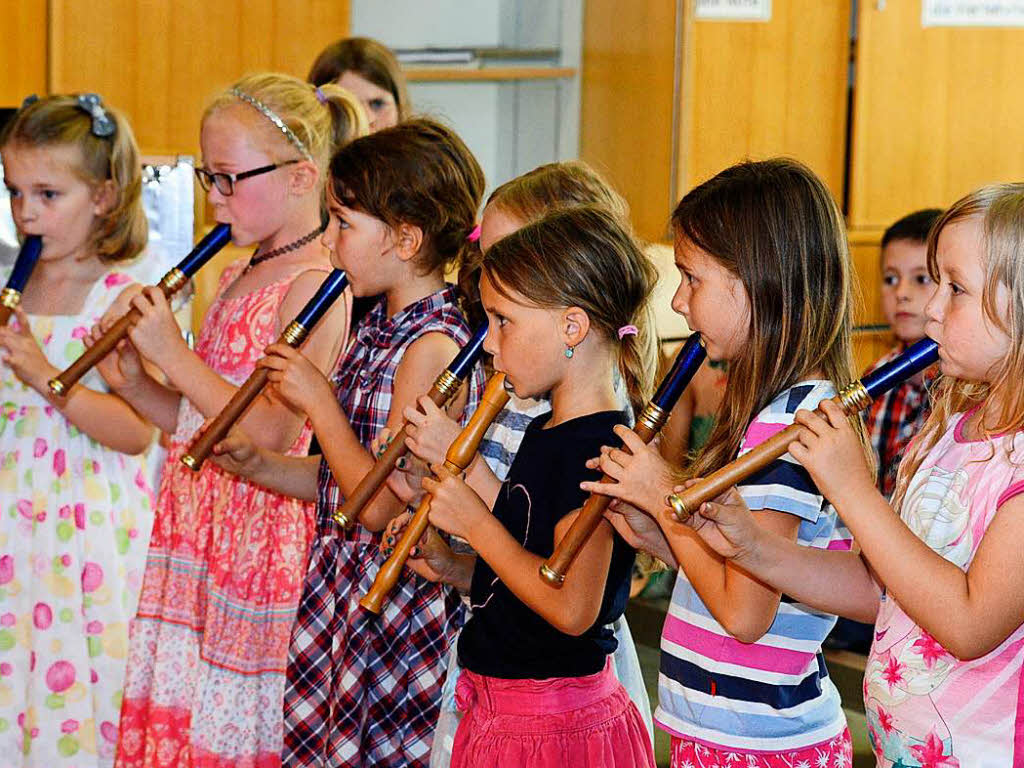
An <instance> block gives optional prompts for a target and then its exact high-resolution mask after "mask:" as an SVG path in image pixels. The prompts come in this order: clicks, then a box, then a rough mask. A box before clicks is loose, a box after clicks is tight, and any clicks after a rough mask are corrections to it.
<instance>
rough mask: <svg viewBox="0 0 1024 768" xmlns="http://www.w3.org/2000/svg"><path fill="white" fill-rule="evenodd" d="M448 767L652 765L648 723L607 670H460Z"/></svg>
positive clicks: (638, 767) (649, 767) (633, 767)
mask: <svg viewBox="0 0 1024 768" xmlns="http://www.w3.org/2000/svg"><path fill="white" fill-rule="evenodd" d="M455 699H456V705H457V706H458V708H459V709H460V710H461V711H463V712H465V715H464V716H463V718H462V722H460V723H459V728H458V730H457V731H456V732H455V744H454V746H453V747H452V768H498V766H502V767H504V766H510V765H514V766H525V767H527V768H567V766H573V768H620V767H621V768H627V767H628V768H654V751H653V749H652V747H651V739H650V737H649V736H648V734H647V727H646V726H645V725H644V721H643V718H641V716H640V713H639V712H638V711H637V708H636V706H635V705H634V704H633V702H632V701H631V700H630V698H629V696H628V695H627V694H626V690H625V689H624V688H623V687H622V684H621V683H619V681H618V680H617V679H616V677H615V675H614V674H613V673H612V671H611V668H610V667H609V666H608V665H605V668H604V670H603V671H601V672H598V673H597V674H596V675H588V676H587V677H567V678H554V679H551V680H502V679H500V678H496V677H484V676H483V675H477V674H475V673H473V672H470V671H469V670H463V671H462V674H461V675H460V677H459V681H458V684H457V685H456V689H455Z"/></svg>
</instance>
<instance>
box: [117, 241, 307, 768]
mask: <svg viewBox="0 0 1024 768" xmlns="http://www.w3.org/2000/svg"><path fill="white" fill-rule="evenodd" d="M244 266H245V262H244V261H239V262H235V263H234V264H232V265H231V266H229V267H228V268H227V269H225V270H224V274H223V275H222V277H221V280H220V285H219V287H218V298H217V300H216V301H215V302H214V304H213V305H212V306H211V307H210V310H209V312H208V314H207V317H206V320H205V321H204V323H203V328H202V330H201V331H200V334H199V339H198V341H197V344H196V352H197V353H198V354H199V356H200V357H201V358H202V359H203V361H204V362H205V363H206V364H207V365H209V366H210V367H211V368H212V369H213V370H214V371H215V372H216V373H218V374H219V375H221V376H223V377H224V378H225V379H226V380H227V381H229V382H231V383H232V384H234V385H240V384H241V383H242V382H243V381H245V379H246V378H248V376H249V374H250V373H252V371H253V369H254V367H255V363H256V361H257V360H259V359H260V357H262V355H263V349H264V348H265V347H266V346H267V345H268V344H270V343H271V342H273V341H274V340H275V339H276V338H277V336H278V335H279V334H280V331H281V328H280V327H279V326H280V323H279V321H278V310H279V307H280V305H281V302H282V301H283V300H284V298H285V295H286V294H287V293H288V290H289V288H290V287H291V285H292V282H293V281H294V279H295V277H297V274H296V275H293V276H291V277H289V278H287V279H285V280H282V281H279V282H277V283H273V284H271V285H268V286H265V287H263V288H260V289H258V290H256V291H253V292H251V293H248V294H246V295H244V296H238V297H235V298H225V296H224V292H225V290H226V289H227V288H228V286H230V285H231V284H232V283H233V282H234V281H235V279H237V278H238V277H239V275H240V274H241V271H242V269H243V268H244ZM203 421H204V419H203V417H202V415H201V414H200V413H199V412H198V411H197V410H196V408H195V407H194V406H193V405H192V403H191V402H189V401H188V400H187V399H186V398H184V397H183V398H182V399H181V405H180V410H179V412H178V426H177V430H176V431H175V434H174V436H173V437H172V439H171V446H170V449H169V450H168V455H167V460H166V463H165V464H164V471H163V476H162V478H161V483H160V492H159V494H158V497H157V511H156V521H155V523H154V526H153V538H152V542H151V544H150V550H149V558H148V561H147V563H146V575H145V580H144V581H143V585H142V597H141V601H140V605H139V613H138V617H137V618H136V620H135V621H134V622H133V623H132V628H131V643H130V649H129V660H128V675H127V679H126V682H125V699H124V706H123V708H122V710H121V738H120V742H119V744H118V756H117V757H118V760H117V764H118V765H119V766H125V767H126V768H127V767H129V766H143V765H145V766H164V765H166V766H185V765H193V766H237V767H238V768H246V767H248V766H276V765H278V764H279V762H280V753H281V744H282V739H283V730H282V727H283V726H282V697H283V695H284V673H285V665H286V663H287V657H288V637H289V633H290V631H291V627H292V623H293V621H294V619H295V611H296V608H297V606H298V601H299V596H300V594H301V589H302V578H303V575H304V574H305V566H306V559H307V556H308V554H309V546H310V541H311V537H312V533H313V530H314V507H313V504H311V503H306V502H302V501H299V500H298V499H294V498H291V497H287V496H282V495H280V494H277V493H274V492H272V491H270V490H268V489H266V488H264V487H262V486H259V485H256V484H254V483H250V482H248V481H246V480H244V479H243V478H240V477H238V476H236V475H233V474H230V473H228V472H225V471H223V470H221V469H220V468H219V467H217V466H216V465H215V464H214V463H213V462H212V461H208V462H206V463H205V464H204V465H203V468H202V470H201V471H200V472H199V473H193V472H192V471H191V470H189V469H187V468H186V467H185V466H184V465H183V464H182V463H181V461H180V459H181V456H182V455H183V454H184V453H185V451H186V450H187V448H188V446H189V444H190V443H191V441H192V439H193V437H194V435H195V433H196V431H197V430H198V429H199V428H200V427H201V426H202V424H203ZM311 435H312V430H311V428H310V426H309V424H308V423H307V424H306V425H305V426H304V427H303V429H302V432H301V434H300V435H299V436H298V437H297V438H296V440H295V442H294V443H293V444H292V446H291V447H290V448H289V450H288V451H287V453H288V455H293V456H299V455H305V453H306V450H307V448H308V446H309V441H310V438H311Z"/></svg>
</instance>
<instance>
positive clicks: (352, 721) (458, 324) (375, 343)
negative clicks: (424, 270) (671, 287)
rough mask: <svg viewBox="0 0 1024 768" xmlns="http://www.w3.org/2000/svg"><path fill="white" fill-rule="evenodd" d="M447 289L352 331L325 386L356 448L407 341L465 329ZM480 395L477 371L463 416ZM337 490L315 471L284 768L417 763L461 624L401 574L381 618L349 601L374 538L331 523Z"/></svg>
mask: <svg viewBox="0 0 1024 768" xmlns="http://www.w3.org/2000/svg"><path fill="white" fill-rule="evenodd" d="M455 296H456V293H455V289H454V288H452V287H450V286H449V287H446V288H444V289H443V290H441V291H439V292H437V293H435V294H433V295H431V296H428V297H426V298H424V299H421V300H420V301H418V302H416V303H414V304H412V305H410V306H409V307H406V308H405V309H404V310H402V311H401V312H399V313H398V314H396V315H395V316H394V317H392V318H388V317H387V311H386V304H385V302H384V301H381V302H380V303H379V304H378V305H377V306H376V307H375V308H374V309H373V310H372V311H371V312H370V314H369V315H367V316H366V317H365V318H364V319H363V320H362V321H361V322H360V323H359V325H358V326H357V328H356V331H355V340H354V341H353V343H352V346H351V347H350V348H349V350H348V352H347V353H346V355H345V357H344V359H343V360H342V362H341V364H340V365H339V368H338V373H337V374H336V376H335V378H334V385H335V389H336V392H337V394H338V402H339V403H340V404H341V406H342V409H343V410H344V411H345V413H346V414H348V417H349V422H350V423H351V425H352V428H353V429H354V430H355V433H356V436H357V437H358V438H359V441H360V443H362V444H363V445H364V446H366V447H369V444H370V441H371V439H372V438H373V437H375V436H376V435H377V434H378V433H379V432H380V430H381V429H383V428H384V426H385V424H386V422H387V417H388V413H389V412H390V410H391V395H392V391H393V388H394V379H395V372H396V370H397V369H398V365H399V363H400V362H401V361H402V357H403V356H404V353H405V350H406V349H407V348H408V346H409V345H410V344H411V343H412V342H413V341H415V340H416V339H418V338H419V337H420V336H422V335H423V334H424V333H429V332H440V333H444V334H446V335H448V336H450V337H451V338H453V339H454V340H455V341H456V342H457V343H458V344H460V345H462V344H465V343H466V342H467V341H468V340H469V336H470V332H469V329H468V328H467V326H466V323H465V321H464V320H463V318H462V315H461V313H460V312H459V310H458V307H457V305H456V303H455ZM482 391H483V372H482V370H481V369H480V366H479V365H478V366H476V368H475V369H474V371H473V375H472V377H471V378H470V380H469V402H468V404H467V406H466V410H465V417H464V418H468V414H469V413H471V412H472V411H473V410H475V408H476V406H477V404H478V402H479V399H480V394H481V393H482ZM341 501H342V494H341V492H340V490H339V488H338V486H337V483H336V482H335V480H334V478H333V476H332V475H331V473H330V470H329V469H328V468H327V464H326V462H321V465H320V475H319V494H318V500H317V508H318V529H319V530H318V535H317V537H316V538H315V539H314V542H313V547H312V552H311V555H310V563H309V568H308V570H307V573H306V579H305V584H304V586H303V595H302V600H301V602H300V604H299V613H298V617H297V619H296V624H295V627H294V629H293V630H292V640H291V648H290V650H289V663H288V680H287V684H286V687H285V701H284V715H285V748H284V753H283V755H282V761H283V763H284V765H287V766H307V765H308V766H345V767H346V768H349V767H350V768H356V767H357V766H384V767H388V766H394V767H395V768H398V766H403V767H404V766H413V767H414V768H417V767H420V766H422V768H426V765H427V760H428V757H429V754H430V744H431V738H432V736H433V729H434V725H435V723H436V722H437V716H438V711H439V707H440V700H441V684H442V682H443V680H444V676H445V669H446V662H447V659H448V650H449V647H450V645H451V643H452V642H453V639H454V636H455V633H456V631H457V629H458V628H459V627H460V626H461V624H462V618H463V614H462V604H461V601H460V600H459V599H458V596H457V595H456V593H455V592H454V590H452V589H450V588H447V587H444V586H441V585H438V584H432V583H430V582H427V581H425V580H424V579H421V578H420V577H419V576H416V575H415V574H413V573H412V572H411V571H409V570H405V571H404V572H403V574H402V576H401V578H400V579H399V581H398V584H397V585H396V587H395V590H394V592H393V593H392V595H391V598H390V599H389V600H388V602H387V603H386V604H385V607H384V611H383V612H382V614H381V615H380V616H379V617H375V616H373V614H371V613H369V612H367V611H365V610H363V609H362V608H360V607H359V604H358V601H359V599H360V598H361V597H362V596H363V595H364V594H365V593H366V591H367V590H369V588H370V586H371V585H372V584H373V580H374V578H375V577H376V575H377V571H378V569H379V567H380V565H381V563H382V562H383V559H382V558H381V556H380V548H379V543H380V534H379V533H372V532H370V531H368V530H366V529H365V528H363V527H362V526H359V525H356V526H354V527H353V529H352V530H350V531H347V532H342V531H340V530H339V529H338V527H337V526H336V525H335V524H334V522H333V520H332V519H331V512H332V511H333V510H334V509H335V508H336V507H337V506H338V505H339V504H340V503H341Z"/></svg>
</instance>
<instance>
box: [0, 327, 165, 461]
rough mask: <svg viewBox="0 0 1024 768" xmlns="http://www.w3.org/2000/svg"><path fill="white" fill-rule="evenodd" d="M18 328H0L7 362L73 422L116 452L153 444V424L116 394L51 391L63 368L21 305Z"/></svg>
mask: <svg viewBox="0 0 1024 768" xmlns="http://www.w3.org/2000/svg"><path fill="white" fill-rule="evenodd" d="M15 316H16V318H17V320H18V326H17V328H14V327H11V326H6V327H3V328H0V347H3V348H4V349H5V350H6V354H4V356H3V358H2V359H3V362H4V363H5V364H6V365H8V366H10V368H11V370H13V371H14V375H15V376H17V377H18V378H19V379H20V380H21V381H23V382H24V383H25V384H27V385H28V386H30V387H32V389H34V390H35V391H36V392H38V393H39V394H40V395H42V396H43V397H44V398H46V399H47V400H48V401H49V403H50V404H51V405H52V406H53V407H54V408H56V409H57V410H59V411H60V412H61V413H62V414H63V415H64V418H66V419H67V420H68V421H69V422H71V423H72V424H74V425H75V426H76V427H77V428H78V429H80V430H81V431H82V432H84V433H85V434H87V435H88V436H89V437H91V438H92V439H93V440H95V441H97V442H98V443H102V444H103V445H105V446H107V447H108V448H112V449H113V450H115V451H120V452H122V453H128V454H139V453H142V452H143V451H145V450H146V448H148V447H149V444H150V442H151V441H152V439H153V427H152V426H151V425H150V424H149V423H148V422H147V421H146V420H145V419H143V418H142V417H140V416H139V415H138V414H137V413H135V411H133V410H132V409H131V407H130V406H129V405H128V404H127V403H125V402H124V401H123V400H122V399H121V398H119V397H117V396H116V395H110V394H106V393H102V392H96V391H94V390H91V389H89V388H88V387H85V386H82V385H79V386H75V387H72V389H71V391H70V392H69V393H68V395H67V397H57V396H55V395H53V394H52V393H51V392H50V387H49V384H48V382H49V381H50V379H52V378H54V377H55V376H57V375H58V374H59V373H60V371H59V370H58V369H57V368H55V367H54V366H53V365H51V364H50V361H49V360H47V359H46V356H45V355H44V354H43V351H42V349H40V348H39V344H37V343H36V340H35V337H33V336H32V331H31V328H30V326H29V320H28V316H27V315H26V314H25V311H24V310H23V309H22V308H21V307H17V308H16V309H15Z"/></svg>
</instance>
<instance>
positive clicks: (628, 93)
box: [580, 0, 676, 241]
mask: <svg viewBox="0 0 1024 768" xmlns="http://www.w3.org/2000/svg"><path fill="white" fill-rule="evenodd" d="M675 49H676V3H675V2H670V1H669V0H630V2H628V3H623V2H621V0H586V4H585V8H584V24H583V63H582V72H581V85H580V87H581V108H580V157H581V158H582V159H584V160H586V161H587V162H588V163H590V164H592V165H593V166H594V167H596V168H597V169H599V170H600V171H601V172H602V173H604V174H606V175H607V177H608V180H609V181H610V182H611V183H612V184H613V185H614V186H615V188H616V189H618V190H619V191H620V192H621V193H622V194H623V195H625V197H626V199H627V200H628V201H629V204H630V207H631V208H632V214H633V224H634V226H635V227H636V230H637V233H638V234H639V235H640V236H641V237H643V238H646V239H648V240H652V241H653V240H664V239H666V232H667V224H668V218H669V214H670V213H671V212H672V205H673V203H674V201H673V200H672V199H671V196H672V174H673V168H672V160H673V158H672V124H673V114H672V113H673V98H674V97H673V93H674V90H675Z"/></svg>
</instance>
